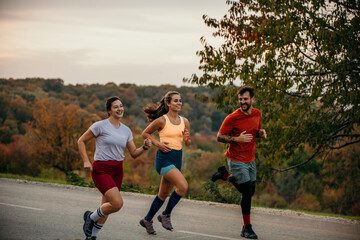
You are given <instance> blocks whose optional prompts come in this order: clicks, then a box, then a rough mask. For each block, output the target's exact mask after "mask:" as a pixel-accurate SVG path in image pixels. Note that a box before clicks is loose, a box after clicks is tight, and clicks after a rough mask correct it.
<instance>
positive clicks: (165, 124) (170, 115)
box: [140, 91, 191, 234]
mask: <svg viewBox="0 0 360 240" xmlns="http://www.w3.org/2000/svg"><path fill="white" fill-rule="evenodd" d="M181 106H182V102H181V96H180V94H179V93H178V92H175V91H170V92H168V93H166V95H165V96H164V97H163V98H162V99H161V101H160V103H159V104H158V105H157V106H147V107H145V108H144V112H145V113H146V114H147V118H148V121H149V122H151V123H150V124H149V126H148V127H147V128H146V129H145V130H144V131H143V133H142V136H143V137H144V138H150V139H151V141H152V144H153V145H155V146H157V147H158V148H159V150H158V151H157V154H156V158H155V169H156V171H157V172H158V173H159V174H160V175H162V177H161V183H160V188H159V193H158V195H157V196H156V197H155V199H154V200H153V202H152V204H151V206H150V209H149V212H148V213H147V215H146V216H145V217H144V218H143V219H141V220H140V225H141V226H143V227H144V228H146V231H147V233H149V234H156V232H155V230H154V228H153V221H152V219H153V217H154V216H155V214H156V213H157V212H158V211H159V209H160V208H161V206H162V205H163V203H164V202H165V200H166V198H167V197H168V196H169V194H170V192H171V191H172V189H173V188H174V186H175V187H176V189H175V190H174V191H173V193H172V194H171V196H170V199H169V202H168V204H167V206H166V208H165V211H163V212H162V213H161V214H160V215H159V216H158V217H157V219H158V220H159V222H161V224H162V226H163V227H164V228H165V229H167V230H170V231H173V227H172V224H171V221H170V214H171V211H172V209H173V208H174V207H175V206H176V204H177V203H178V202H179V201H180V199H181V197H182V196H184V194H185V193H186V191H187V188H188V183H187V181H186V179H185V177H184V176H183V175H182V173H181V162H182V146H183V142H184V143H185V145H186V146H189V145H190V144H191V139H190V124H189V121H188V120H187V119H186V118H184V117H181V116H179V112H180V110H181ZM156 131H158V133H159V137H160V139H156V138H155V137H154V136H153V135H152V134H153V133H154V132H156Z"/></svg>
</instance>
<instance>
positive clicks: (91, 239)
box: [85, 236, 96, 240]
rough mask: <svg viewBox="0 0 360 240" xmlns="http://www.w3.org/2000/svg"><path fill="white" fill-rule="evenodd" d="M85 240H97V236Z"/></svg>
mask: <svg viewBox="0 0 360 240" xmlns="http://www.w3.org/2000/svg"><path fill="white" fill-rule="evenodd" d="M85 240H96V236H91V237H86V238H85Z"/></svg>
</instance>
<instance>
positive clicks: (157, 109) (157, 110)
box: [143, 91, 180, 122]
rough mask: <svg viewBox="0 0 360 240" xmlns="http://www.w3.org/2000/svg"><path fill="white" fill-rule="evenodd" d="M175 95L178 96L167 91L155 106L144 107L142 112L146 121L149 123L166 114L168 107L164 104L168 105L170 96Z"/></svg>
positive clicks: (173, 92)
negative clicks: (145, 116)
mask: <svg viewBox="0 0 360 240" xmlns="http://www.w3.org/2000/svg"><path fill="white" fill-rule="evenodd" d="M175 94H177V95H180V93H178V92H176V91H169V92H167V93H166V94H165V96H164V97H163V98H162V99H161V100H160V102H158V104H157V105H155V104H152V105H147V106H146V107H144V109H143V111H144V112H145V113H146V115H147V120H148V121H149V122H152V121H154V120H155V119H157V118H159V117H161V116H162V115H164V114H166V113H167V112H169V107H168V105H166V103H170V102H171V98H172V95H175Z"/></svg>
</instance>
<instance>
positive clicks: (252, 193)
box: [250, 181, 256, 197]
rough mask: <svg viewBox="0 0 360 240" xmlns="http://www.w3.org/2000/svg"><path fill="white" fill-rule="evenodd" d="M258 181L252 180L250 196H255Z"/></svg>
mask: <svg viewBox="0 0 360 240" xmlns="http://www.w3.org/2000/svg"><path fill="white" fill-rule="evenodd" d="M255 183H256V182H255V181H254V182H250V196H251V197H252V196H254V194H255V185H256V184H255Z"/></svg>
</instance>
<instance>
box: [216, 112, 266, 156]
mask: <svg viewBox="0 0 360 240" xmlns="http://www.w3.org/2000/svg"><path fill="white" fill-rule="evenodd" d="M259 129H261V113H260V111H259V110H258V109H256V108H252V109H251V114H250V115H246V114H244V113H243V112H242V111H241V110H240V109H237V110H236V111H234V112H233V113H231V114H229V115H228V116H227V117H226V118H225V120H224V122H223V123H222V125H221V127H220V130H219V133H220V134H222V135H229V136H239V135H240V133H242V132H243V131H246V132H245V133H250V134H252V135H253V139H252V140H251V142H236V143H230V146H229V148H228V149H227V151H226V153H225V156H226V157H229V158H230V159H231V160H233V161H239V162H245V163H249V162H252V161H254V159H255V150H256V144H255V138H256V136H257V134H258V131H259Z"/></svg>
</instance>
